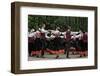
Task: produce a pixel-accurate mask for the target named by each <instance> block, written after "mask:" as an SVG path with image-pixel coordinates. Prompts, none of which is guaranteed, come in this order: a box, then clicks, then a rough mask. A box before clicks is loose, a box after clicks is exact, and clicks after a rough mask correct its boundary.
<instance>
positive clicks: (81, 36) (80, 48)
mask: <svg viewBox="0 0 100 76" xmlns="http://www.w3.org/2000/svg"><path fill="white" fill-rule="evenodd" d="M79 33H80V34H79V37H78V39H79V40H78V50H79V51H80V57H82V56H83V52H84V42H83V31H81V30H80V31H79Z"/></svg>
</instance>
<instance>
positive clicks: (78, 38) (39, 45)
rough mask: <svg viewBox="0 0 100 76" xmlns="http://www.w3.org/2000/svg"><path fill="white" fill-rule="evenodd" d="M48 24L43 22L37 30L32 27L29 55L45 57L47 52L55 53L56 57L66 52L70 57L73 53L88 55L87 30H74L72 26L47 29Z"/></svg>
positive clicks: (29, 38)
mask: <svg viewBox="0 0 100 76" xmlns="http://www.w3.org/2000/svg"><path fill="white" fill-rule="evenodd" d="M45 27H46V25H45V24H43V26H42V27H41V28H38V29H37V30H34V29H32V30H31V31H30V32H29V34H28V35H29V36H28V51H29V56H36V57H42V58H44V54H45V53H49V54H55V55H56V57H55V58H59V55H60V54H65V55H66V58H69V54H70V52H72V54H74V53H75V52H76V53H79V55H80V57H82V56H87V50H88V35H87V32H83V31H81V30H80V31H79V32H72V31H71V28H70V27H69V28H66V31H64V32H61V31H60V28H59V27H57V28H56V29H55V30H45Z"/></svg>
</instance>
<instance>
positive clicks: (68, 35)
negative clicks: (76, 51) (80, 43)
mask: <svg viewBox="0 0 100 76" xmlns="http://www.w3.org/2000/svg"><path fill="white" fill-rule="evenodd" d="M70 29H71V28H68V29H67V31H66V34H65V45H64V46H65V54H66V58H69V51H70V46H71V43H70V41H71V30H70Z"/></svg>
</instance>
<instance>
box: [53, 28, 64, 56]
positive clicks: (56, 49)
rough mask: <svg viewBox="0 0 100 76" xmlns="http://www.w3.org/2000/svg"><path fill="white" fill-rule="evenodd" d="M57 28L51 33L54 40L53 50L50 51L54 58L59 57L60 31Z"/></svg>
mask: <svg viewBox="0 0 100 76" xmlns="http://www.w3.org/2000/svg"><path fill="white" fill-rule="evenodd" d="M59 29H60V28H59V27H57V28H56V30H55V31H54V32H53V34H54V36H55V38H54V39H53V41H52V42H53V48H52V50H53V51H54V53H55V54H56V58H58V57H59V54H60V53H61V52H60V50H61V45H62V44H61V38H60V31H59Z"/></svg>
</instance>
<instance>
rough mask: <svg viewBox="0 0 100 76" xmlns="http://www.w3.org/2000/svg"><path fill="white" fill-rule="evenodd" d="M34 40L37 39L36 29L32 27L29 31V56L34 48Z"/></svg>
mask: <svg viewBox="0 0 100 76" xmlns="http://www.w3.org/2000/svg"><path fill="white" fill-rule="evenodd" d="M34 40H35V30H34V29H32V30H31V31H30V32H29V33H28V53H29V56H31V52H32V50H33V49H34V47H33V46H34Z"/></svg>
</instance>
